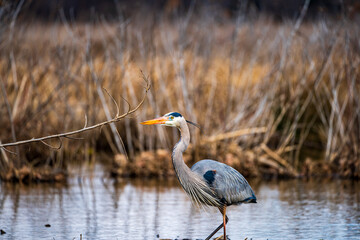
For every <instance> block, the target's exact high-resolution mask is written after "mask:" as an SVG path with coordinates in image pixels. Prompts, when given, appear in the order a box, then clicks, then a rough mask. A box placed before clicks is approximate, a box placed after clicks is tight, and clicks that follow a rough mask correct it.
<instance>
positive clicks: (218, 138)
mask: <svg viewBox="0 0 360 240" xmlns="http://www.w3.org/2000/svg"><path fill="white" fill-rule="evenodd" d="M266 131H267V128H266V127H255V128H245V129H240V130H237V131H233V132H228V133H222V134H219V135H216V136H212V137H208V138H206V139H204V140H203V141H204V142H207V143H211V142H217V141H221V140H225V139H229V138H235V137H240V136H243V135H248V134H255V133H265V132H266Z"/></svg>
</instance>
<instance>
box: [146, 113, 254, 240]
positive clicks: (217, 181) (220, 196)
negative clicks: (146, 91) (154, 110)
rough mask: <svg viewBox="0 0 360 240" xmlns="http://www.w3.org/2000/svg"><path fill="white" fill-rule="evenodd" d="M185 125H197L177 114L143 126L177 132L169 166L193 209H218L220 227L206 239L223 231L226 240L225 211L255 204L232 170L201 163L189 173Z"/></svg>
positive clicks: (217, 165) (237, 175) (243, 179)
mask: <svg viewBox="0 0 360 240" xmlns="http://www.w3.org/2000/svg"><path fill="white" fill-rule="evenodd" d="M187 123H190V124H193V125H196V124H194V123H192V122H190V121H188V120H185V118H184V117H183V116H182V115H181V114H180V113H177V112H170V113H167V114H165V115H164V116H162V117H160V118H155V119H152V120H148V121H145V122H142V123H141V124H143V125H152V124H161V125H165V126H169V127H176V128H177V129H179V130H180V134H181V138H180V140H179V142H178V143H177V144H176V145H175V147H174V149H173V152H172V162H173V166H174V169H175V172H176V176H177V177H178V179H179V181H180V184H181V186H182V187H183V189H184V190H185V192H186V193H187V194H188V195H189V197H190V198H191V200H192V201H193V202H194V203H195V205H198V206H199V205H208V206H214V207H217V208H218V209H219V210H220V212H221V214H222V216H223V223H222V224H220V225H219V227H217V228H216V229H215V230H214V231H213V232H212V233H211V234H210V235H209V236H208V237H207V238H206V240H209V239H210V238H211V237H212V236H213V235H214V234H215V233H217V232H218V231H219V230H220V229H221V228H222V227H223V228H224V239H225V240H226V223H227V222H228V217H227V216H226V207H227V206H230V205H233V204H241V203H256V197H255V194H254V191H253V190H252V189H251V187H250V185H249V183H248V182H247V181H246V179H245V178H244V177H243V176H242V175H241V174H240V173H239V172H238V171H236V170H235V169H234V168H232V167H230V166H228V165H226V164H224V163H220V162H217V161H214V160H209V159H205V160H201V161H199V162H197V163H195V164H194V165H193V166H192V168H191V169H190V168H189V167H188V166H187V165H186V164H185V162H184V160H183V157H182V153H183V152H184V151H185V150H186V148H187V146H188V145H189V142H190V132H189V128H188V125H187Z"/></svg>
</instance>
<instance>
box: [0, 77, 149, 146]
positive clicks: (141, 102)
mask: <svg viewBox="0 0 360 240" xmlns="http://www.w3.org/2000/svg"><path fill="white" fill-rule="evenodd" d="M144 81H145V82H146V87H145V94H144V96H143V98H142V99H141V101H140V102H139V104H138V105H137V106H136V107H134V108H133V109H129V111H128V112H126V113H124V114H122V115H120V116H116V117H115V118H112V119H110V120H107V121H104V122H101V123H98V124H95V125H93V126H89V127H84V128H82V129H78V130H74V131H70V132H66V133H60V134H55V135H50V136H46V137H40V138H32V139H28V140H23V141H17V142H13V143H5V144H0V148H5V147H10V146H18V145H22V144H28V143H33V142H42V143H44V142H43V141H44V140H48V139H53V138H63V137H69V136H71V135H75V134H79V133H83V132H86V131H90V130H93V129H95V128H99V127H102V126H105V125H108V124H110V123H114V122H118V121H120V120H122V119H123V118H125V117H127V116H128V115H130V114H132V113H134V112H136V111H137V110H138V109H139V108H140V107H141V105H142V104H143V103H144V101H145V99H146V94H147V92H148V91H149V90H150V86H151V84H150V81H149V79H147V78H144ZM44 144H45V145H48V144H46V143H44Z"/></svg>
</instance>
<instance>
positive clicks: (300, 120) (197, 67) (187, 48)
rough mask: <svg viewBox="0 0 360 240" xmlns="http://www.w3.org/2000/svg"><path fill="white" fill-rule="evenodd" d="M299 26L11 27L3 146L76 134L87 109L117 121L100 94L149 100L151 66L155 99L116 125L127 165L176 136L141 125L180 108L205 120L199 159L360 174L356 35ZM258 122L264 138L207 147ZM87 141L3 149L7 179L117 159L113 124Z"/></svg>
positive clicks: (324, 26) (196, 137) (139, 20)
mask: <svg viewBox="0 0 360 240" xmlns="http://www.w3.org/2000/svg"><path fill="white" fill-rule="evenodd" d="M294 25H295V22H293V21H288V22H283V23H275V22H273V21H271V20H269V19H266V18H261V17H260V18H259V19H257V20H245V19H244V18H243V17H242V16H240V17H238V18H236V19H227V18H221V17H219V16H218V15H216V14H215V15H211V14H210V13H197V14H194V13H192V12H191V11H189V13H188V14H187V15H185V16H182V17H178V18H173V19H169V18H166V17H162V16H144V15H141V16H138V17H133V18H131V19H123V18H121V17H119V20H118V21H117V22H107V21H106V20H105V19H103V18H101V17H100V18H98V19H97V20H94V22H93V23H88V24H85V23H75V22H68V21H67V20H66V19H65V18H63V19H62V21H60V22H59V23H51V24H45V23H37V22H31V23H25V22H21V23H15V26H14V27H8V28H6V29H5V30H3V31H4V32H6V34H3V36H2V38H1V48H0V78H1V84H2V86H3V89H4V91H3V95H2V101H0V113H1V116H2V117H1V118H0V125H1V126H2V128H1V129H2V130H1V132H0V140H1V141H2V142H3V143H4V142H11V141H14V140H15V139H17V140H19V139H28V138H32V137H38V136H44V135H49V134H53V133H58V132H64V131H68V130H71V129H76V128H81V127H82V126H83V125H84V115H86V116H87V119H88V123H89V124H93V123H96V122H99V121H102V120H104V119H106V118H107V117H109V115H111V114H113V115H114V114H115V113H116V108H115V106H113V104H112V101H111V99H109V98H106V94H105V97H104V96H102V95H103V94H104V93H103V92H102V91H101V88H105V89H107V91H109V93H110V94H111V95H112V96H113V97H114V98H115V100H116V101H117V102H118V103H120V104H119V105H120V110H121V111H124V112H126V111H127V107H128V105H127V104H126V102H125V101H124V100H123V98H125V99H126V100H127V101H129V103H130V104H132V105H136V103H137V102H138V99H139V98H140V96H141V94H142V93H143V91H142V87H143V86H142V84H143V83H142V80H141V74H140V69H143V70H144V71H145V73H146V74H149V77H150V79H151V81H152V89H151V91H150V93H149V94H148V99H147V103H146V104H145V105H144V107H143V108H142V109H140V110H139V111H138V112H137V113H136V118H127V119H125V120H124V121H122V122H121V123H118V124H117V128H118V129H119V132H120V135H121V136H122V141H123V144H124V146H125V148H126V151H127V153H128V156H129V161H130V162H131V161H132V162H134V161H135V160H134V159H136V156H137V155H138V153H139V152H144V151H154V150H155V149H170V148H171V146H172V144H174V142H175V141H177V133H176V131H175V130H174V131H173V130H172V129H164V128H160V127H154V128H143V126H141V125H139V124H138V122H139V121H142V120H145V119H148V118H153V117H156V116H160V115H162V114H164V113H166V112H170V111H178V112H181V113H182V114H183V115H184V116H185V117H186V118H187V119H189V120H191V121H194V122H197V123H199V124H200V125H201V126H202V130H201V133H200V132H199V131H198V130H196V129H191V132H192V136H193V138H192V143H193V144H194V145H195V147H193V148H192V149H193V150H191V151H193V152H192V153H193V157H195V158H199V157H216V158H218V159H220V160H221V161H225V162H226V161H228V162H233V163H234V161H235V163H234V164H235V165H236V164H237V163H239V161H240V162H241V161H243V158H245V159H249V158H251V161H250V160H249V161H250V163H251V164H252V165H253V166H255V167H254V168H256V170H254V171H257V172H258V174H265V173H271V174H289V175H293V176H296V175H301V174H306V175H311V174H321V175H325V174H339V175H341V176H344V177H360V149H359V146H360V144H359V143H360V137H359V136H360V100H359V91H360V81H359V76H360V72H359V71H360V68H359V66H360V65H359V63H360V42H359V39H360V28H359V26H358V24H357V23H353V22H350V21H347V20H346V19H342V20H341V21H335V20H316V21H310V22H305V23H303V24H302V25H301V26H299V28H296V27H294ZM4 28H5V27H4ZM9 34H10V35H11V36H12V37H11V38H8V37H6V36H8V35H9ZM5 93H6V94H5ZM107 108H108V109H109V112H108V113H106V111H104V109H105V110H106V109H107ZM10 116H11V117H10ZM257 127H265V129H266V131H265V132H263V133H257V134H247V135H242V134H240V135H235V136H234V135H233V136H232V137H231V138H225V139H222V140H218V141H212V142H211V143H209V141H208V139H209V137H210V136H215V138H214V139H216V136H218V135H219V134H222V133H228V132H234V131H237V130H239V129H250V130H251V129H253V128H257ZM12 128H13V129H14V130H13V134H12V130H11V129H12ZM81 137H83V138H84V139H83V140H66V141H64V143H63V147H62V148H61V149H60V150H57V151H54V150H51V149H48V148H47V147H45V146H42V145H39V144H31V145H27V146H21V147H19V148H18V149H8V150H11V151H13V152H18V154H17V155H15V154H12V153H9V152H7V151H4V150H2V155H1V161H0V164H1V166H0V167H1V172H2V175H1V176H2V177H3V178H6V177H4V176H6V174H8V172H9V169H13V167H15V169H21V167H23V166H28V167H29V168H31V169H34V168H39V167H42V168H46V169H47V168H50V169H54V168H55V169H66V165H67V163H69V162H73V161H80V162H84V160H85V161H86V162H93V161H95V156H96V154H95V153H98V152H107V153H113V154H118V153H120V152H121V146H120V145H121V143H119V141H121V140H120V139H116V135H114V134H113V129H111V128H107V127H105V128H103V129H102V130H101V131H94V132H92V133H88V134H86V135H84V136H81ZM50 144H54V145H56V142H51V143H50ZM119 144H120V145H119ZM196 149H197V150H196ZM199 149H200V150H199ZM234 149H235V150H234ZM250 155H251V156H252V157H249V156H250ZM229 159H230V160H229ZM231 159H235V160H234V161H232V160H231ZM195 160H196V159H195ZM155 161H156V160H155ZM247 161H248V160H247ZM12 163H13V164H12ZM241 166H242V167H244V166H243V165H239V168H241ZM245 168H246V166H245ZM259 169H260V170H259ZM125 171H126V170H125ZM15 175H16V174H15Z"/></svg>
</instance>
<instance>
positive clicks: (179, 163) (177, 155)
mask: <svg viewBox="0 0 360 240" xmlns="http://www.w3.org/2000/svg"><path fill="white" fill-rule="evenodd" d="M179 130H180V135H181V138H180V140H179V142H178V143H177V144H176V145H175V147H174V149H173V152H172V162H173V166H174V169H175V172H176V175H177V177H178V179H179V181H180V183H181V185H183V184H184V180H185V179H187V178H186V177H185V176H189V175H191V173H192V172H191V170H190V168H189V167H188V166H187V165H186V164H185V162H184V160H183V152H184V151H185V150H186V148H187V147H188V145H189V143H190V132H189V128H188V126H187V123H186V122H185V121H184V122H182V123H181V124H180V128H179Z"/></svg>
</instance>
